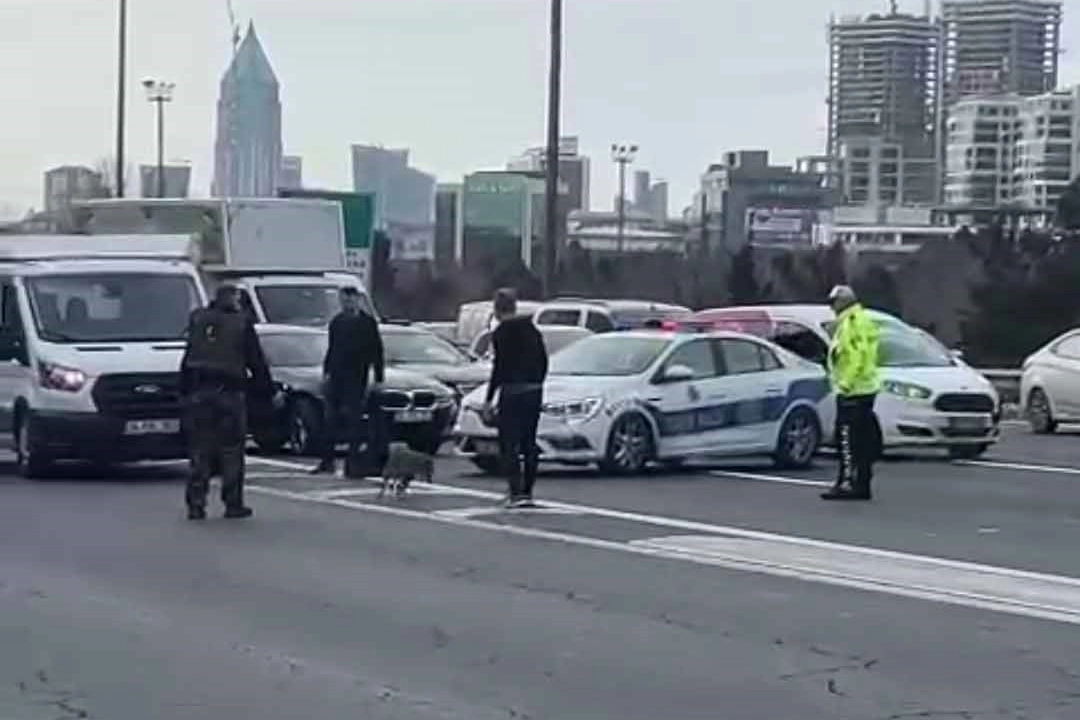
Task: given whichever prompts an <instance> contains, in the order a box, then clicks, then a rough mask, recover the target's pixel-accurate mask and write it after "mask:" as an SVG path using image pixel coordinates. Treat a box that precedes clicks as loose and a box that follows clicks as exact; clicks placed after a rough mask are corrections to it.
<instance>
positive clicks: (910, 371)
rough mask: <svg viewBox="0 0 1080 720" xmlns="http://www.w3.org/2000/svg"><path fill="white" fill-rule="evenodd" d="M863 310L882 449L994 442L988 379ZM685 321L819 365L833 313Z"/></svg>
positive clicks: (964, 453) (702, 316)
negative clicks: (872, 338) (876, 341)
mask: <svg viewBox="0 0 1080 720" xmlns="http://www.w3.org/2000/svg"><path fill="white" fill-rule="evenodd" d="M868 312H869V313H870V316H871V317H872V318H873V319H874V322H876V323H877V324H878V326H879V327H880V328H881V350H880V355H881V359H880V364H881V379H882V392H881V393H880V394H879V395H878V397H877V401H876V402H875V403H874V411H875V414H876V415H877V419H878V424H879V426H880V431H881V441H882V443H883V445H884V447H886V448H890V447H941V448H946V449H947V450H948V452H949V455H950V456H951V457H953V458H974V457H978V456H979V455H981V454H982V453H983V452H985V451H986V449H987V448H989V447H990V445H991V444H993V443H995V442H997V440H998V435H999V432H1000V427H999V423H1000V419H1001V402H1000V399H999V397H998V393H997V391H996V390H995V389H994V386H993V385H992V384H991V383H990V381H989V380H987V379H986V378H985V377H984V376H983V375H982V374H981V373H979V371H977V370H975V369H974V368H972V367H971V366H969V365H968V364H967V363H965V362H964V361H963V360H961V359H960V358H959V357H956V356H954V355H953V354H952V353H950V352H949V350H948V349H947V348H945V346H944V345H942V344H941V343H940V342H938V341H937V340H936V339H934V337H933V336H932V335H930V334H929V333H926V332H925V331H923V330H920V329H918V328H916V327H913V326H911V325H908V324H907V323H905V322H903V321H902V320H900V319H898V318H896V317H893V316H892V315H889V314H888V313H883V312H879V311H876V310H869V311H868ZM683 323H684V324H685V325H687V326H690V327H693V328H696V329H710V330H715V329H725V330H736V331H740V332H747V333H750V334H753V335H757V336H758V337H762V338H767V339H768V340H771V341H772V342H775V343H776V344H777V345H780V346H782V347H785V348H787V349H789V350H792V351H793V352H796V353H798V354H799V355H800V356H801V357H803V358H806V359H808V360H812V361H814V362H817V363H821V364H824V362H825V355H826V353H827V352H828V342H829V335H830V334H831V332H832V328H833V324H834V315H833V312H832V310H831V309H830V308H829V307H828V306H827V305H758V306H749V307H726V308H716V309H713V310H701V311H699V312H697V313H695V314H694V315H693V316H692V317H691V318H689V319H687V320H685V321H683ZM832 430H833V429H832V428H831V427H830V428H827V431H828V432H827V438H826V440H827V443H832V442H833V438H832V435H833V432H832Z"/></svg>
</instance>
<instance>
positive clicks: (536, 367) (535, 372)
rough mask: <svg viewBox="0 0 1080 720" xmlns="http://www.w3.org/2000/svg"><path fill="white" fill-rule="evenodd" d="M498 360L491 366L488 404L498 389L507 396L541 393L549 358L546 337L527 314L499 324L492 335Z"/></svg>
mask: <svg viewBox="0 0 1080 720" xmlns="http://www.w3.org/2000/svg"><path fill="white" fill-rule="evenodd" d="M491 347H492V349H494V351H495V359H494V361H493V362H492V365H491V379H490V380H489V381H488V389H487V401H488V402H491V399H492V398H493V397H494V396H495V391H496V390H502V391H503V392H504V393H515V392H526V391H530V390H541V389H542V388H543V386H544V380H545V379H546V378H547V371H548V356H547V348H546V347H545V346H544V337H543V336H542V335H541V334H540V331H539V330H537V329H536V325H534V324H533V321H532V318H531V317H529V316H527V315H521V316H519V317H513V318H509V319H507V320H503V321H502V322H500V323H499V326H498V327H496V328H495V332H493V333H492V334H491Z"/></svg>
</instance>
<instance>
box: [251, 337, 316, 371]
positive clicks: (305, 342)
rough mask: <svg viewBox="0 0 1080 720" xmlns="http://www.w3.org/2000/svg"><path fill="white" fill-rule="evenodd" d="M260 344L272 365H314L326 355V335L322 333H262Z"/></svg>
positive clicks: (267, 360)
mask: <svg viewBox="0 0 1080 720" xmlns="http://www.w3.org/2000/svg"><path fill="white" fill-rule="evenodd" d="M259 344H260V345H262V349H263V354H264V355H266V362H267V363H269V364H270V367H312V366H318V365H322V363H323V359H324V358H325V357H326V345H327V338H326V335H323V334H321V333H296V332H293V333H288V332H275V333H262V334H260V335H259Z"/></svg>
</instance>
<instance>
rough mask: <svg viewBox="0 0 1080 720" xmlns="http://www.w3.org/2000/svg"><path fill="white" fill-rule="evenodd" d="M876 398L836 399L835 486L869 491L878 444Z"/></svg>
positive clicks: (877, 453)
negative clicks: (836, 468)
mask: <svg viewBox="0 0 1080 720" xmlns="http://www.w3.org/2000/svg"><path fill="white" fill-rule="evenodd" d="M876 397H877V396H876V395H847V396H841V395H837V396H836V445H837V450H838V451H839V454H840V467H839V474H838V477H837V479H836V485H837V487H840V486H845V487H847V488H850V489H852V490H855V491H856V492H865V493H869V492H870V481H871V480H872V479H873V476H874V461H875V460H877V457H878V455H879V454H880V452H881V448H880V447H879V445H878V433H877V418H876V417H875V416H874V400H875V398H876Z"/></svg>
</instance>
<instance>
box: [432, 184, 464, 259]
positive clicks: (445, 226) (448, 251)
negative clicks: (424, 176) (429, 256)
mask: <svg viewBox="0 0 1080 720" xmlns="http://www.w3.org/2000/svg"><path fill="white" fill-rule="evenodd" d="M464 201H465V188H464V186H463V185H462V184H461V183H439V184H438V185H437V186H436V188H435V266H436V267H438V268H450V267H453V266H455V265H457V264H459V263H460V262H461V252H462V250H461V245H462V241H463V237H462V232H463V230H464V222H465V216H464V212H463V208H464Z"/></svg>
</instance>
